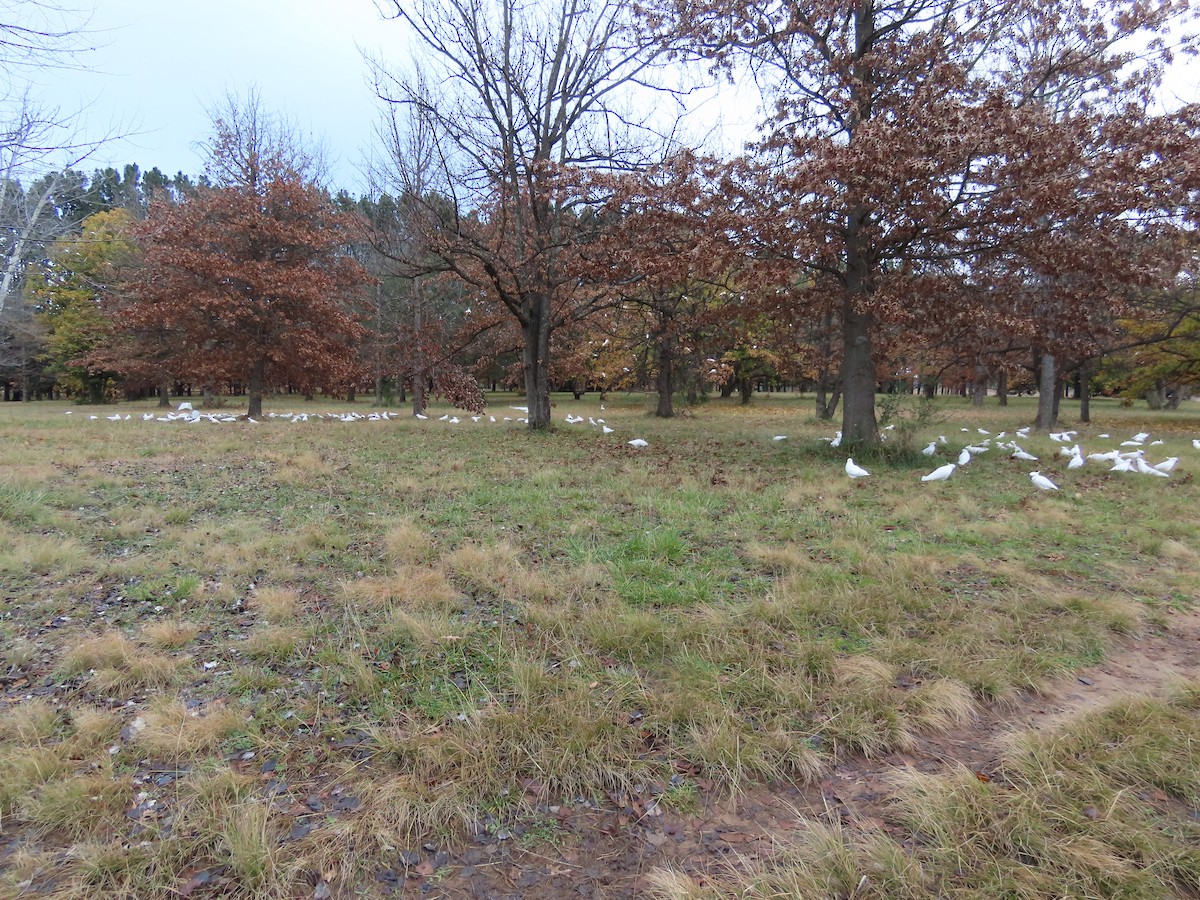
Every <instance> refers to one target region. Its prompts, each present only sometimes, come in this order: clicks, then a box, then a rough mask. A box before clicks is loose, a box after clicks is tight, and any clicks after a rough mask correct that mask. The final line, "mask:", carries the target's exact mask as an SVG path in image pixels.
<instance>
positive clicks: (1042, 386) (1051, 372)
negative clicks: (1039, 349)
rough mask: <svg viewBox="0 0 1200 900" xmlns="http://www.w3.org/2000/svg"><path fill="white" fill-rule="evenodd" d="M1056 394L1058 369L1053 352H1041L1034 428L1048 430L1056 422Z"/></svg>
mask: <svg viewBox="0 0 1200 900" xmlns="http://www.w3.org/2000/svg"><path fill="white" fill-rule="evenodd" d="M1057 395H1058V369H1057V367H1056V366H1055V359H1054V354H1052V353H1043V354H1042V357H1041V359H1040V360H1038V411H1037V419H1036V420H1034V428H1036V429H1037V430H1038V431H1049V430H1050V429H1051V428H1054V427H1055V426H1056V425H1057V424H1058V414H1057V410H1056V408H1055V407H1056V406H1057V403H1056V401H1057V399H1058V398H1057Z"/></svg>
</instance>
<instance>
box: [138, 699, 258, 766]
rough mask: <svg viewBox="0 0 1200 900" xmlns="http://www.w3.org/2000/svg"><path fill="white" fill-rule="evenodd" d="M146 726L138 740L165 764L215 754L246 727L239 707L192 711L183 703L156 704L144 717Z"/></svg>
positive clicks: (162, 700) (159, 701)
mask: <svg viewBox="0 0 1200 900" xmlns="http://www.w3.org/2000/svg"><path fill="white" fill-rule="evenodd" d="M140 718H141V719H142V722H143V725H142V727H141V728H140V730H138V732H137V734H136V736H135V738H134V740H135V741H136V742H137V744H138V745H139V746H141V747H142V748H143V749H144V750H145V751H146V752H147V753H149V754H151V755H152V756H154V757H156V758H160V759H165V760H183V759H194V758H196V757H200V756H203V755H205V754H207V753H210V752H212V751H213V750H215V749H216V748H217V747H219V746H220V745H221V742H222V741H224V740H225V739H226V738H228V737H229V736H230V735H232V734H234V733H235V732H237V731H239V730H240V729H241V728H243V727H244V726H245V724H246V713H245V712H244V711H242V710H240V709H237V708H236V707H232V706H225V705H224V704H215V703H210V704H209V705H208V706H207V707H205V708H203V709H188V708H187V707H186V706H185V705H184V704H183V702H182V701H180V700H173V699H169V698H163V699H160V700H156V701H154V702H153V703H152V704H151V705H150V708H149V709H148V710H147V711H146V713H145V714H144V715H143V716H141V717H140Z"/></svg>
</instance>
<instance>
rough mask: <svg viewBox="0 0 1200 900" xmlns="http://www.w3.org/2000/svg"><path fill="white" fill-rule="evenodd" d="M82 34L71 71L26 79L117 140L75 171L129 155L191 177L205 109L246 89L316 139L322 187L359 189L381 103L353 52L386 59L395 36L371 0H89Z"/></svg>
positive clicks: (398, 33)
mask: <svg viewBox="0 0 1200 900" xmlns="http://www.w3.org/2000/svg"><path fill="white" fill-rule="evenodd" d="M87 31H88V40H89V42H93V43H95V44H96V45H97V49H96V50H95V51H92V52H87V53H85V54H83V55H82V56H81V57H80V64H81V68H80V69H64V70H60V71H51V72H41V73H38V75H37V81H38V84H37V85H36V86H35V90H36V91H37V93H38V95H39V96H40V97H43V98H45V101H46V102H49V103H51V104H53V105H55V106H58V107H59V108H60V109H61V110H62V111H63V112H70V111H74V110H77V109H82V110H83V113H82V115H83V120H82V121H83V123H84V128H85V130H86V132H87V133H88V134H89V135H91V136H98V135H101V134H105V133H109V132H112V131H116V132H119V133H123V134H126V135H128V136H127V137H125V138H124V139H122V140H119V141H115V142H112V143H110V144H108V145H106V146H105V147H103V148H102V149H101V150H100V151H99V152H98V153H97V154H96V155H94V156H93V157H92V158H91V159H89V160H88V161H87V162H86V163H84V164H83V165H82V166H81V168H83V169H84V170H86V171H90V170H91V169H94V168H98V167H102V166H105V165H113V166H116V167H117V168H121V167H123V166H124V165H125V164H126V163H130V162H136V163H137V164H138V165H139V166H140V167H141V168H142V169H143V170H146V169H149V168H152V167H154V166H157V167H158V168H159V169H161V170H162V171H163V172H165V173H166V174H168V175H174V174H175V173H176V172H179V171H183V172H184V173H186V174H189V175H193V176H195V175H198V174H200V173H201V172H202V171H203V168H204V156H203V152H202V150H201V149H199V148H198V146H197V144H198V142H201V141H203V140H204V139H205V138H206V137H208V135H209V134H210V132H211V128H210V118H209V115H208V113H207V111H206V110H207V109H210V108H212V107H214V106H215V105H217V104H219V103H220V101H222V100H223V99H224V97H225V95H226V94H227V93H228V92H230V91H233V92H238V93H242V94H244V93H245V91H246V89H247V88H248V87H250V86H251V85H255V86H257V88H258V91H259V93H260V95H261V98H262V101H263V104H264V106H265V107H266V108H267V109H268V110H270V111H272V112H277V113H281V114H283V115H285V116H286V117H287V118H288V119H289V120H290V121H291V122H292V123H293V124H294V125H295V126H296V127H297V128H298V129H299V130H300V131H301V132H302V133H305V134H311V135H312V136H313V137H316V138H319V139H322V140H323V141H324V144H325V146H326V149H327V150H328V154H329V157H330V164H331V165H330V183H331V185H332V186H333V187H335V188H342V187H344V188H346V189H347V190H350V191H351V192H352V193H361V192H363V191H365V190H366V187H367V184H366V180H365V178H364V176H363V174H362V171H361V169H362V159H363V156H364V152H365V151H366V150H367V148H368V147H369V146H370V144H371V142H372V136H373V128H374V124H375V122H376V120H377V118H378V115H379V109H380V104H379V102H378V101H377V100H376V99H375V98H374V95H373V94H372V92H371V89H370V87H369V86H368V84H367V73H368V67H367V65H366V64H365V63H364V61H363V58H362V55H361V53H360V51H359V48H360V47H361V48H362V49H363V50H366V51H368V52H371V53H383V54H384V55H385V56H386V54H387V52H388V50H389V46H390V48H391V50H392V52H395V51H396V49H397V48H399V47H401V46H403V45H404V43H405V39H404V33H403V26H402V25H400V24H399V23H397V22H389V21H386V20H385V19H384V18H383V17H382V16H381V15H380V14H379V12H378V11H377V9H376V7H375V4H374V3H373V2H372V0H206V2H204V3H200V4H185V3H169V2H168V3H165V2H163V0H95V8H94V11H93V13H92V15H91V20H90V23H89V24H88V26H87Z"/></svg>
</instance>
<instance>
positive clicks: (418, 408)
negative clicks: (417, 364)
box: [412, 372, 429, 416]
mask: <svg viewBox="0 0 1200 900" xmlns="http://www.w3.org/2000/svg"><path fill="white" fill-rule="evenodd" d="M412 386H413V396H412V410H413V415H414V416H419V415H421V414H422V413H424V412H425V407H427V406H428V405H429V399H428V398H429V394H428V379H427V378H426V377H425V373H424V372H418V373H417V374H416V375H414V376H413V380H412Z"/></svg>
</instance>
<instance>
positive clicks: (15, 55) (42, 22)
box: [0, 0, 113, 315]
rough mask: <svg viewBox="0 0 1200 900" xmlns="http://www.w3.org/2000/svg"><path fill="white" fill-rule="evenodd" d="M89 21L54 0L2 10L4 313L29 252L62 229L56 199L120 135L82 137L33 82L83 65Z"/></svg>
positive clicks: (0, 281)
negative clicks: (72, 175) (48, 72)
mask: <svg viewBox="0 0 1200 900" xmlns="http://www.w3.org/2000/svg"><path fill="white" fill-rule="evenodd" d="M87 24H88V20H87V16H86V15H85V14H84V12H82V11H80V10H79V9H76V8H74V7H71V6H68V5H65V4H63V3H57V2H47V0H18V2H14V3H6V4H4V9H3V10H2V11H0V253H2V254H3V257H2V258H0V315H3V313H4V309H5V306H6V305H7V303H8V301H9V299H10V298H11V297H12V296H13V295H14V294H15V293H16V289H17V287H18V284H19V281H20V275H21V272H22V270H23V268H24V266H25V264H26V263H27V262H28V261H29V257H30V253H31V252H32V251H33V250H34V249H35V248H38V247H40V246H42V244H43V243H44V242H46V241H48V240H53V239H54V237H56V236H57V231H59V230H61V225H62V223H63V220H62V219H61V218H60V217H59V216H58V215H57V210H56V208H55V202H54V201H55V198H56V197H57V195H58V194H59V193H60V191H61V190H62V189H63V188H64V185H65V183H66V180H67V173H68V172H70V170H71V169H73V168H75V167H77V166H78V165H80V164H81V163H82V162H83V161H84V160H86V159H87V158H88V157H89V156H91V155H92V154H93V153H94V152H95V151H96V149H97V148H98V147H99V146H100V145H101V144H103V143H105V142H106V141H109V140H112V138H113V135H112V134H105V135H103V136H101V137H99V138H97V139H85V138H82V137H81V136H80V134H81V117H80V114H79V113H71V112H64V111H63V110H62V109H60V108H58V107H53V106H49V105H46V104H43V103H40V102H39V101H38V100H37V98H36V96H35V94H34V92H33V90H32V88H31V87H30V85H29V84H28V79H29V78H30V77H31V76H32V75H33V74H34V73H35V72H36V71H38V70H41V69H47V68H59V67H71V66H76V65H78V56H79V54H80V53H81V52H83V51H85V50H87V49H88V38H89V37H90V35H89V33H88V31H87ZM71 224H74V223H71Z"/></svg>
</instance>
